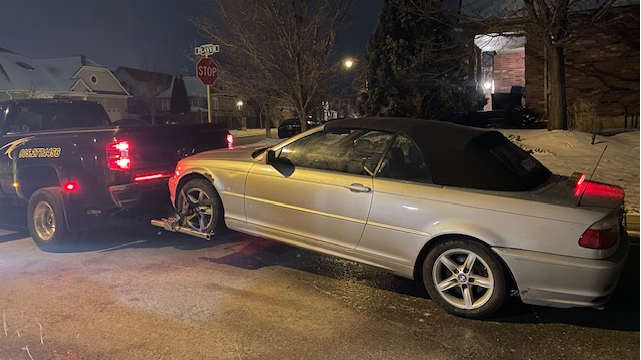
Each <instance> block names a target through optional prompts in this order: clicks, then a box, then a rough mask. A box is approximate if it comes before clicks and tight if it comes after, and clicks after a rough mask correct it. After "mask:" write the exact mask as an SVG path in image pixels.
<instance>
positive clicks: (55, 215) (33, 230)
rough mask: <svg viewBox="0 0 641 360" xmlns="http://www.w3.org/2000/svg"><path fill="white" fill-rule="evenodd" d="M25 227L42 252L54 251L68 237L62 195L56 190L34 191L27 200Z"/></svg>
mask: <svg viewBox="0 0 641 360" xmlns="http://www.w3.org/2000/svg"><path fill="white" fill-rule="evenodd" d="M27 226H28V227H29V234H31V238H32V239H33V241H34V242H35V243H36V245H37V246H38V247H39V248H40V249H41V250H43V251H54V250H56V249H58V248H59V247H60V246H62V244H63V243H64V240H65V238H66V237H67V236H68V235H69V230H67V225H66V223H65V209H64V206H63V204H62V193H61V191H60V189H58V188H44V189H40V190H38V191H36V192H35V193H34V194H33V195H32V196H31V198H30V199H29V207H28V208H27Z"/></svg>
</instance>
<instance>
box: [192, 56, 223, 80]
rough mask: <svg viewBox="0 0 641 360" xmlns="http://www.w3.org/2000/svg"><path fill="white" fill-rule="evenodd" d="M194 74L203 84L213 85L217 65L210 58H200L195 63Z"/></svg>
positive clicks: (216, 77)
mask: <svg viewBox="0 0 641 360" xmlns="http://www.w3.org/2000/svg"><path fill="white" fill-rule="evenodd" d="M196 76H198V78H199V79H200V81H202V83H203V84H205V85H214V83H215V82H216V80H217V79H218V65H217V64H216V63H215V62H214V60H212V59H211V58H201V59H200V60H198V63H196Z"/></svg>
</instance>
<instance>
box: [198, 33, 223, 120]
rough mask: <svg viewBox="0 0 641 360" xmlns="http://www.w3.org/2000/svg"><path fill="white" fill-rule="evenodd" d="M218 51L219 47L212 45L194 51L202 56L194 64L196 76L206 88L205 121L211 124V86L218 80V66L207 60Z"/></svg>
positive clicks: (199, 47)
mask: <svg viewBox="0 0 641 360" xmlns="http://www.w3.org/2000/svg"><path fill="white" fill-rule="evenodd" d="M219 51H220V47H219V46H218V45H214V44H205V45H200V46H198V47H196V48H195V49H194V53H195V54H196V55H199V56H204V57H202V58H200V60H198V62H197V63H196V76H198V78H199V79H200V81H201V82H202V83H203V85H206V86H207V121H209V122H210V123H211V86H212V85H214V83H215V82H216V80H218V65H217V64H216V63H215V62H214V60H212V59H211V58H209V55H211V54H213V53H217V52H219Z"/></svg>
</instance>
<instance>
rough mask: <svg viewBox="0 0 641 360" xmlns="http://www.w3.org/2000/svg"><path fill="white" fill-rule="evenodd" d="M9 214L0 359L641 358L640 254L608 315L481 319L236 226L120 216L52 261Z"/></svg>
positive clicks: (394, 280) (523, 311)
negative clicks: (191, 232)
mask: <svg viewBox="0 0 641 360" xmlns="http://www.w3.org/2000/svg"><path fill="white" fill-rule="evenodd" d="M0 215H1V216H2V217H1V218H0V311H2V327H0V360H8V359H30V357H31V358H33V359H34V360H43V359H131V360H136V359H638V358H639V247H638V246H634V247H633V248H632V253H631V257H630V261H629V262H628V265H627V268H626V271H625V272H624V274H623V278H622V280H621V283H620V285H619V287H618V289H617V291H616V293H615V295H614V297H613V298H612V299H611V301H610V302H609V303H608V306H607V307H606V309H605V310H602V311H599V310H594V309H552V308H545V307H534V306H526V305H523V304H521V303H520V302H519V301H517V299H515V298H512V299H510V301H509V303H508V306H507V307H506V308H505V309H504V310H503V311H502V312H501V313H500V314H499V315H498V316H497V317H496V318H493V319H490V320H486V321H474V320H467V319H461V318H457V317H454V316H451V315H449V314H447V313H445V312H443V311H442V310H441V309H440V308H438V307H437V306H436V305H435V304H434V303H433V302H432V301H431V300H430V299H429V297H428V296H427V294H425V292H424V291H423V290H421V289H420V287H419V286H417V284H416V283H414V282H413V281H410V280H407V279H403V278H399V277H396V276H394V275H390V274H388V273H385V272H383V271H381V270H378V269H375V268H371V267H369V266H364V265H361V264H357V263H354V262H351V261H346V260H340V259H337V258H334V257H330V256H325V255H320V254H316V253H313V252H309V251H305V250H300V249H297V248H293V247H290V246H286V245H283V244H280V243H276V242H273V241H270V240H265V239H261V238H256V237H252V236H247V235H242V234H238V233H235V232H231V231H228V232H225V233H222V234H220V235H218V237H217V238H216V239H215V240H212V241H209V242H208V241H205V240H200V239H196V238H191V237H188V236H186V235H181V234H174V233H168V232H164V231H162V230H161V229H159V228H154V227H152V226H149V225H147V223H146V222H145V221H144V220H143V221H140V222H139V223H137V222H135V221H114V222H113V223H112V224H111V226H105V227H102V228H100V229H97V230H95V231H92V232H90V233H89V234H87V235H86V236H85V237H84V238H83V239H80V240H78V241H77V242H76V243H74V244H72V245H71V246H70V247H69V248H67V249H66V251H64V252H61V253H44V252H42V251H40V250H39V249H38V248H37V247H36V246H35V245H34V244H33V242H32V240H31V239H30V238H29V236H28V233H27V232H26V229H24V226H23V225H21V221H22V220H21V219H20V213H19V212H11V213H9V214H8V213H7V212H6V211H5V212H3V213H2V214H0ZM16 225H17V226H16Z"/></svg>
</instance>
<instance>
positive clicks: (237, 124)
mask: <svg viewBox="0 0 641 360" xmlns="http://www.w3.org/2000/svg"><path fill="white" fill-rule="evenodd" d="M182 80H183V82H184V83H185V89H186V90H187V97H188V98H189V103H190V104H191V111H192V113H193V114H194V116H195V117H197V118H198V119H199V121H200V122H204V121H207V86H205V85H203V83H202V82H201V81H200V79H198V77H197V76H183V77H182ZM174 81H175V78H174V80H173V81H172V82H171V86H170V87H169V88H168V89H166V90H165V91H163V92H161V93H160V94H158V101H159V102H160V107H161V110H162V111H163V112H169V111H170V110H171V108H170V103H171V94H172V92H173V89H174ZM211 110H212V111H211V118H212V122H214V123H226V124H227V126H228V127H229V128H230V129H239V128H242V127H250V128H260V127H262V124H261V123H260V120H259V119H258V110H257V108H256V106H255V105H254V102H253V101H251V100H248V99H241V98H239V97H237V96H234V95H233V94H230V93H229V92H227V91H225V89H224V88H223V87H222V86H221V85H219V84H215V85H214V86H212V88H211ZM243 118H244V120H242V119H243ZM242 121H245V125H244V126H243V125H242ZM197 122H198V121H197Z"/></svg>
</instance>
